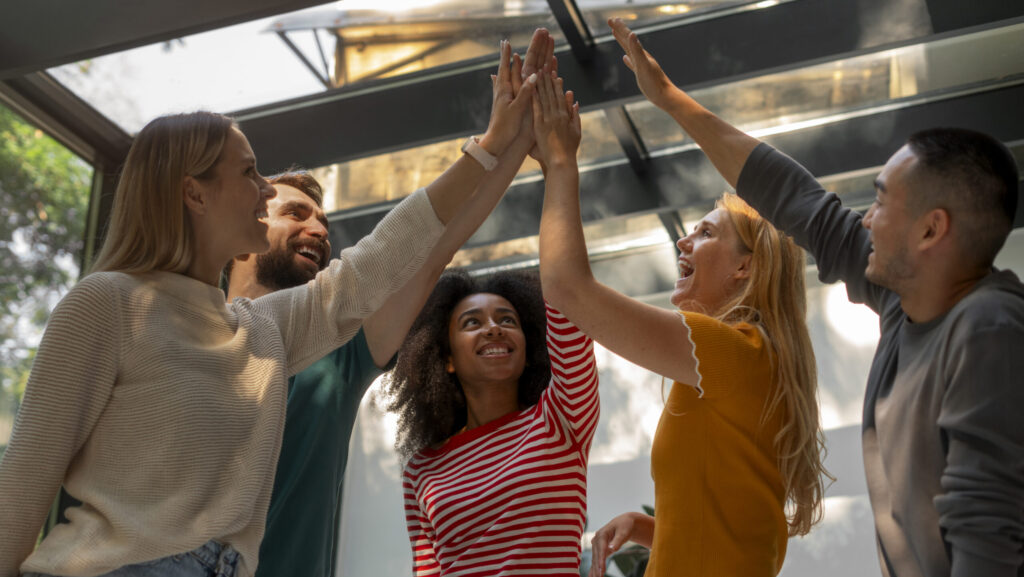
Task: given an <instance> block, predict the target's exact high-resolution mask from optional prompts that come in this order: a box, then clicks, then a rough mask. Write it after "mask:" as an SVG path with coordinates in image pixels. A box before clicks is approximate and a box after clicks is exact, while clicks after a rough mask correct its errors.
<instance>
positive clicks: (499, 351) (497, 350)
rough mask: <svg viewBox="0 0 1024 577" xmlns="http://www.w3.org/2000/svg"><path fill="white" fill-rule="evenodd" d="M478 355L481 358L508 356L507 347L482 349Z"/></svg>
mask: <svg viewBox="0 0 1024 577" xmlns="http://www.w3.org/2000/svg"><path fill="white" fill-rule="evenodd" d="M480 354H481V355H483V356H489V355H507V354H508V347H498V346H494V347H484V349H483V350H481V351H480Z"/></svg>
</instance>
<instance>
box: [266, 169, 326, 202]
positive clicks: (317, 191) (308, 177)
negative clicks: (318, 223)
mask: <svg viewBox="0 0 1024 577" xmlns="http://www.w3.org/2000/svg"><path fill="white" fill-rule="evenodd" d="M267 182H269V183H270V184H272V185H273V184H286V185H288V186H291V187H293V188H297V189H299V190H301V191H302V192H304V193H305V194H306V196H308V197H309V198H311V199H313V202H315V203H316V205H317V207H319V208H323V207H324V189H323V187H321V186H320V183H319V182H317V180H316V179H315V178H313V175H312V174H310V173H309V172H307V171H305V170H299V169H296V168H289V169H288V170H286V171H285V172H282V173H280V174H275V175H274V176H268V177H267Z"/></svg>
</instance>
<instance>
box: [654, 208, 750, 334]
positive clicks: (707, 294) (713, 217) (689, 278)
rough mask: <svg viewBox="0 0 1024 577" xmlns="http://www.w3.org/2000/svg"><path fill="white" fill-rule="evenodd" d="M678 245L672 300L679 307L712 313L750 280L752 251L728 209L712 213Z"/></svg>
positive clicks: (719, 209)
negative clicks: (737, 231)
mask: <svg viewBox="0 0 1024 577" xmlns="http://www.w3.org/2000/svg"><path fill="white" fill-rule="evenodd" d="M676 246H677V247H679V261H678V264H679V275H680V276H679V279H678V280H677V281H676V286H675V290H673V291H672V296H671V297H670V298H669V300H670V301H671V302H672V304H673V305H674V306H676V307H677V308H679V309H682V310H686V311H695V312H701V313H706V314H712V313H714V312H715V311H717V310H718V308H719V307H721V306H722V305H723V304H725V303H726V302H727V301H728V300H729V299H730V298H732V297H733V295H735V294H736V293H737V292H738V291H739V290H740V289H741V288H742V287H743V283H744V282H746V279H747V277H748V270H749V265H750V254H749V252H748V251H746V250H744V249H743V245H742V243H741V242H740V239H739V235H738V234H737V233H736V227H735V226H734V225H733V223H732V220H731V219H730V218H729V214H728V213H727V212H726V211H725V210H724V209H721V208H716V209H715V210H713V211H711V212H709V213H708V214H707V216H705V217H704V218H703V219H702V220H701V221H700V222H699V223H697V226H696V227H694V229H693V231H691V232H690V234H688V235H686V236H685V237H683V238H681V239H679V241H678V242H677V243H676Z"/></svg>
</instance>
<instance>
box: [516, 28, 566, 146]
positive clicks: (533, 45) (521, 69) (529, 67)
mask: <svg viewBox="0 0 1024 577" xmlns="http://www.w3.org/2000/svg"><path fill="white" fill-rule="evenodd" d="M545 64H550V65H551V67H552V69H554V70H556V71H557V70H558V59H557V58H555V39H554V38H552V37H551V34H550V33H548V31H547V30H545V29H544V28H538V29H537V30H536V31H534V33H533V38H532V39H531V40H530V47H529V48H527V49H526V58H524V59H522V60H520V58H519V55H518V54H513V55H512V89H513V91H514V92H515V93H516V94H519V90H520V87H521V86H522V85H523V84H524V83H525V82H526V79H527V78H529V77H530V76H531V75H535V74H539V73H540V71H541V69H542V68H544V65H545ZM516 138H517V139H529V141H530V143H531V144H533V145H532V147H531V148H530V156H532V157H533V158H534V159H537V160H540V151H539V150H538V148H537V145H536V144H535V142H536V140H535V138H534V135H533V107H529V108H528V109H527V113H526V114H525V115H523V121H522V126H521V127H520V130H519V135H518V136H517V137H516Z"/></svg>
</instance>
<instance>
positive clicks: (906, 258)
mask: <svg viewBox="0 0 1024 577" xmlns="http://www.w3.org/2000/svg"><path fill="white" fill-rule="evenodd" d="M916 163H917V158H916V156H915V155H914V153H913V151H911V150H910V148H908V147H906V146H904V147H903V148H901V149H899V150H898V151H896V154H894V155H893V156H892V158H890V159H889V161H888V162H886V163H885V167H884V168H883V169H882V172H881V173H880V174H879V175H878V178H877V179H876V180H875V194H876V196H875V202H874V203H873V204H872V205H871V208H869V209H868V212H867V213H866V214H865V215H864V219H863V220H862V221H861V224H862V225H863V226H864V228H866V229H868V230H869V231H871V248H872V250H871V254H869V255H868V266H867V268H866V269H865V270H864V276H865V277H866V278H867V279H868V280H869V281H871V282H873V283H875V284H877V285H879V286H883V287H886V288H888V289H891V290H894V291H897V292H898V291H899V287H900V286H901V285H902V284H903V283H904V281H905V280H907V279H908V278H911V277H912V276H913V274H914V267H913V262H912V259H911V257H910V248H911V240H910V239H911V233H912V230H913V226H914V218H913V216H912V214H911V210H910V207H909V206H908V199H909V197H908V195H909V193H910V188H911V186H912V184H913V170H914V168H915V166H916Z"/></svg>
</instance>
